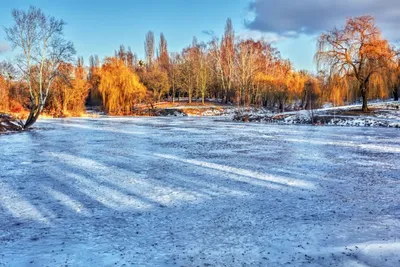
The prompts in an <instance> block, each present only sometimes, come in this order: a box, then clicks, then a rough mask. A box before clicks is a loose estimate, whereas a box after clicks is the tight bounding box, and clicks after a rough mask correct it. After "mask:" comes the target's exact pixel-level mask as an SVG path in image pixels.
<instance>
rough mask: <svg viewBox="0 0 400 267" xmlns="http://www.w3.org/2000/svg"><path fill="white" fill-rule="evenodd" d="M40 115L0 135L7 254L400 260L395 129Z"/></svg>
mask: <svg viewBox="0 0 400 267" xmlns="http://www.w3.org/2000/svg"><path fill="white" fill-rule="evenodd" d="M36 127H38V130H36V131H31V132H23V133H21V134H18V135H3V136H0V148H1V150H0V151H1V152H0V266H7V267H8V266H65V265H68V266H124V265H126V266H278V267H279V266H312V267H317V266H342V267H345V266H380V267H392V266H397V265H399V263H400V247H399V240H400V205H399V203H400V199H399V196H400V180H399V171H400V169H399V166H400V157H399V156H400V140H399V138H398V130H397V129H391V128H380V129H377V128H357V127H353V128H350V127H311V126H303V127H294V126H285V127H282V126H279V125H264V124H239V123H234V122H229V121H225V122H224V121H219V122H215V118H206V117H203V118H192V117H182V118H175V117H168V118H164V117H157V118H139V117H137V118H128V117H119V118H114V117H111V118H110V117H106V118H100V119H96V118H80V119H77V118H69V119H48V120H40V121H39V122H38V124H37V125H36ZM41 129H45V130H41Z"/></svg>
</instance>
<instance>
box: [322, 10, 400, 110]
mask: <svg viewBox="0 0 400 267" xmlns="http://www.w3.org/2000/svg"><path fill="white" fill-rule="evenodd" d="M393 55H394V54H393V50H392V49H391V47H390V45H389V43H388V41H387V40H385V39H383V38H382V35H381V31H380V29H379V28H378V27H377V26H376V24H375V19H374V18H373V17H371V16H361V17H355V18H350V19H348V20H347V23H346V26H345V27H344V28H342V29H334V30H331V31H328V32H326V33H323V34H322V35H321V36H320V37H319V39H318V51H317V53H316V55H315V58H316V61H317V63H318V67H319V68H320V69H327V70H329V72H330V73H331V74H332V75H339V76H341V77H346V76H352V77H354V78H355V79H356V80H357V82H358V86H359V90H360V93H361V96H362V98H363V106H362V110H363V111H367V110H368V106H367V99H368V91H369V88H370V81H371V79H372V78H373V76H374V75H381V74H382V73H383V72H384V70H383V69H384V68H386V67H387V64H388V62H391V60H392V58H393Z"/></svg>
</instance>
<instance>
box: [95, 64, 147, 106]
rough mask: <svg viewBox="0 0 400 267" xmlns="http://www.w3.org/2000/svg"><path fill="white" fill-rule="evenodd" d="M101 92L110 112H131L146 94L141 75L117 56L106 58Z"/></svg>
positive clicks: (104, 103)
mask: <svg viewBox="0 0 400 267" xmlns="http://www.w3.org/2000/svg"><path fill="white" fill-rule="evenodd" d="M99 92H100V94H101V97H102V100H103V105H104V108H105V109H106V111H107V112H109V113H110V114H129V113H131V112H132V110H133V108H134V105H135V104H137V103H139V102H140V101H141V100H143V99H144V98H145V96H146V87H145V86H144V85H143V84H142V83H141V82H140V81H139V76H138V75H137V74H136V73H135V72H133V70H131V69H129V68H128V67H127V66H126V65H125V64H124V62H122V61H121V60H119V59H117V58H106V59H105V62H104V63H103V65H102V66H101V70H100V85H99Z"/></svg>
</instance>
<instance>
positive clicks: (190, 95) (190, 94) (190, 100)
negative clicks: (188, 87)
mask: <svg viewBox="0 0 400 267" xmlns="http://www.w3.org/2000/svg"><path fill="white" fill-rule="evenodd" d="M189 104H192V92H191V91H189Z"/></svg>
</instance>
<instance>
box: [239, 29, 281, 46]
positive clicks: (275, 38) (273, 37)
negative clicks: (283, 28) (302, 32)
mask: <svg viewBox="0 0 400 267" xmlns="http://www.w3.org/2000/svg"><path fill="white" fill-rule="evenodd" d="M238 36H239V38H241V39H253V40H261V39H262V40H265V41H267V42H269V43H276V42H279V41H282V40H285V39H286V37H284V36H281V35H279V34H276V33H273V32H260V31H257V30H248V29H247V30H244V31H242V32H240V33H239V34H238Z"/></svg>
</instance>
